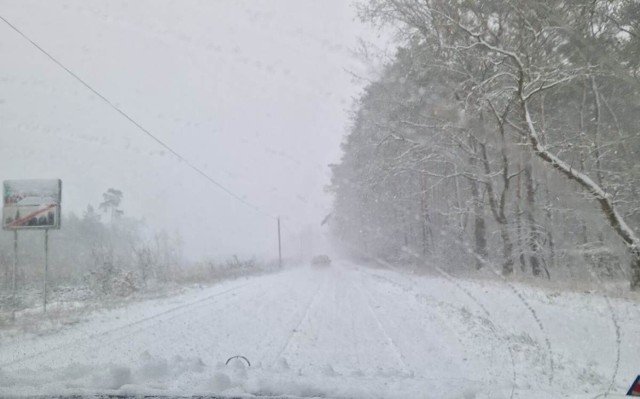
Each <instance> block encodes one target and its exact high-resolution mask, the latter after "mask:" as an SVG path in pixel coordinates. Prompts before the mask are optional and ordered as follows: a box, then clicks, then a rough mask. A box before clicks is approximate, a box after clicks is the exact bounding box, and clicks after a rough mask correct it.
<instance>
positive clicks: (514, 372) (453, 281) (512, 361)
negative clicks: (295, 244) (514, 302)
mask: <svg viewBox="0 0 640 399" xmlns="http://www.w3.org/2000/svg"><path fill="white" fill-rule="evenodd" d="M375 260H376V261H378V262H379V263H380V264H382V265H383V266H389V267H390V268H391V269H392V270H395V271H396V273H399V274H400V275H402V273H400V272H399V271H397V268H393V267H392V265H390V264H389V263H387V262H385V261H383V260H381V259H377V258H376V259H375ZM433 267H434V268H435V269H436V271H437V272H438V273H439V274H440V275H441V276H442V277H443V278H444V279H445V281H447V282H449V283H450V284H452V285H453V286H454V287H455V288H456V289H457V290H459V291H461V292H462V293H463V294H464V295H466V296H467V297H468V298H469V299H470V300H471V301H472V302H473V303H474V304H475V305H476V306H478V307H479V308H480V309H481V311H482V313H484V314H485V316H486V317H487V318H488V320H489V321H490V320H491V319H493V317H492V316H491V313H490V312H489V310H488V309H487V308H486V307H485V306H484V304H482V302H480V300H479V299H478V298H476V296H475V295H473V294H472V293H471V292H470V291H469V290H468V289H466V288H465V287H463V286H462V285H461V284H460V283H459V282H458V281H457V280H456V279H455V278H454V277H453V276H451V275H450V274H449V273H447V272H445V271H444V270H442V269H441V268H440V267H437V266H435V265H434V266H433ZM359 269H360V270H362V271H364V270H363V268H359ZM365 273H367V274H369V275H372V276H376V274H375V273H372V272H370V271H365ZM398 284H400V285H401V283H398ZM490 323H491V325H490V327H491V328H490V330H491V332H492V334H493V335H494V337H495V338H496V340H497V341H498V342H501V341H505V342H506V348H507V352H508V355H509V360H510V364H511V371H512V375H511V379H512V381H511V393H510V395H509V398H510V399H513V398H514V397H515V396H516V383H517V380H518V372H517V369H516V362H515V356H514V352H513V348H512V347H511V342H510V340H509V339H508V338H507V336H506V332H505V331H504V329H501V328H500V327H498V325H497V324H495V323H493V322H491V321H490ZM498 330H500V332H502V334H503V336H501V335H500V334H499V332H498Z"/></svg>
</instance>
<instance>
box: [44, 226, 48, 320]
mask: <svg viewBox="0 0 640 399" xmlns="http://www.w3.org/2000/svg"><path fill="white" fill-rule="evenodd" d="M48 269H49V229H45V230H44V287H43V288H44V289H43V291H44V292H43V304H44V311H45V312H46V311H47V271H48Z"/></svg>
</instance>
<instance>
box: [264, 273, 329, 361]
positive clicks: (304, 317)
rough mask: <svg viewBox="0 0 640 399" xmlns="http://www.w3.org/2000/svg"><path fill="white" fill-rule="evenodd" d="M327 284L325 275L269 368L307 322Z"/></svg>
mask: <svg viewBox="0 0 640 399" xmlns="http://www.w3.org/2000/svg"><path fill="white" fill-rule="evenodd" d="M327 284H328V278H327V275H324V280H323V281H322V283H320V284H318V288H317V289H316V290H315V292H314V293H313V295H312V296H311V299H310V301H309V302H308V304H307V305H306V307H305V310H304V313H303V314H302V316H301V317H300V319H299V320H298V322H297V323H296V326H295V327H294V328H293V329H292V330H291V333H290V334H289V335H288V337H287V339H286V341H285V343H284V345H282V346H281V349H280V350H279V351H278V354H277V355H276V356H275V358H274V359H273V361H272V362H270V364H271V366H274V365H275V364H276V363H277V362H278V360H279V359H280V358H281V357H282V355H283V354H284V353H285V352H286V351H287V349H288V348H289V346H290V345H291V343H292V342H293V341H294V340H295V338H296V335H297V334H298V332H299V331H300V327H301V326H302V324H303V323H304V322H305V320H307V318H308V317H309V314H310V313H311V309H312V308H313V307H314V306H315V305H316V304H317V303H318V299H319V298H320V297H322V295H320V292H321V291H325V290H326V287H327ZM323 294H324V292H323Z"/></svg>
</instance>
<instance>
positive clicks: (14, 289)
mask: <svg viewBox="0 0 640 399" xmlns="http://www.w3.org/2000/svg"><path fill="white" fill-rule="evenodd" d="M17 279H18V230H13V274H12V276H11V280H12V281H11V306H13V309H12V310H11V319H13V320H15V318H16V308H17V307H18V298H17V296H16V295H17V293H18V283H17Z"/></svg>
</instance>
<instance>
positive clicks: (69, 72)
mask: <svg viewBox="0 0 640 399" xmlns="http://www.w3.org/2000/svg"><path fill="white" fill-rule="evenodd" d="M0 19H1V20H2V21H4V23H5V24H7V25H8V26H9V27H10V28H11V29H13V30H14V31H15V32H16V33H18V34H19V35H20V36H22V37H23V38H24V39H25V40H27V41H28V42H29V43H31V44H32V45H33V46H34V47H35V48H37V49H38V50H39V51H40V52H41V53H42V54H44V55H46V56H47V57H48V58H49V59H50V60H51V61H53V62H54V63H56V64H57V65H58V66H59V67H60V68H62V69H64V70H65V71H66V72H67V73H68V74H69V75H71V77H73V78H74V79H75V80H77V81H78V82H80V83H81V84H82V85H83V86H84V87H86V88H87V89H89V90H90V91H91V92H92V93H93V94H95V95H96V96H98V98H100V99H101V100H102V101H104V102H105V103H106V104H107V105H108V106H109V107H111V108H113V109H114V110H115V111H116V112H117V113H119V114H120V115H122V116H123V117H124V118H125V119H127V120H128V121H129V122H131V123H132V124H133V125H134V126H135V127H137V128H138V130H140V131H141V132H142V133H144V134H145V135H147V136H148V137H149V138H151V139H152V140H153V141H155V142H156V143H158V144H159V145H160V146H162V147H163V148H165V149H166V150H167V151H169V152H170V153H171V154H173V155H174V156H175V157H176V158H178V160H180V161H182V162H184V163H185V165H187V166H188V167H189V168H191V170H193V171H194V172H196V173H197V174H199V175H200V176H201V177H203V178H205V179H206V180H207V181H208V182H209V183H211V184H213V185H214V186H216V187H218V188H219V189H220V190H222V191H224V192H225V193H227V194H228V195H230V196H231V197H232V198H234V199H235V200H237V201H239V202H241V203H243V204H244V205H246V206H248V207H250V208H252V209H253V210H255V211H256V212H258V213H262V214H263V215H265V216H268V217H270V218H274V216H273V215H270V214H268V213H266V212H264V211H263V210H261V209H260V208H259V207H258V206H256V205H254V204H252V203H250V202H249V201H247V200H245V199H244V198H242V197H241V196H240V195H238V194H236V193H234V192H233V191H231V190H230V189H228V188H227V187H225V186H223V185H222V184H221V183H219V182H217V181H216V180H215V179H214V178H212V177H211V176H209V175H208V174H207V173H205V172H204V171H203V170H202V169H200V168H199V167H197V166H196V165H194V164H193V163H192V162H191V161H189V160H188V159H186V158H185V157H183V156H182V155H180V154H179V153H178V152H177V151H176V150H174V149H173V148H171V147H170V146H169V145H168V144H166V143H165V142H163V141H162V140H160V139H159V138H158V137H156V136H154V135H153V133H151V132H150V131H149V130H147V129H146V128H145V127H144V126H142V125H141V124H139V123H138V122H136V121H135V119H133V118H132V117H131V116H129V115H128V114H127V113H126V112H124V111H123V110H122V109H120V108H118V106H116V105H115V104H113V103H112V102H111V101H110V100H109V99H108V98H106V97H105V96H103V95H102V94H100V92H98V90H96V89H94V88H93V87H92V86H91V85H89V84H88V83H87V82H85V81H84V80H83V79H82V78H80V77H79V76H78V75H76V74H75V73H74V72H73V71H71V70H70V69H69V68H67V67H66V66H65V65H64V64H62V63H61V62H60V61H58V60H57V59H56V58H55V57H54V56H52V55H51V54H49V53H48V52H47V51H46V50H45V49H43V48H42V47H40V46H39V45H38V44H37V43H36V42H34V41H33V40H31V39H30V38H29V37H28V36H27V35H26V34H24V33H23V32H22V31H21V30H20V29H18V28H17V27H16V26H15V25H13V24H12V23H11V22H9V21H7V20H6V19H5V18H4V17H3V16H2V15H0Z"/></svg>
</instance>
